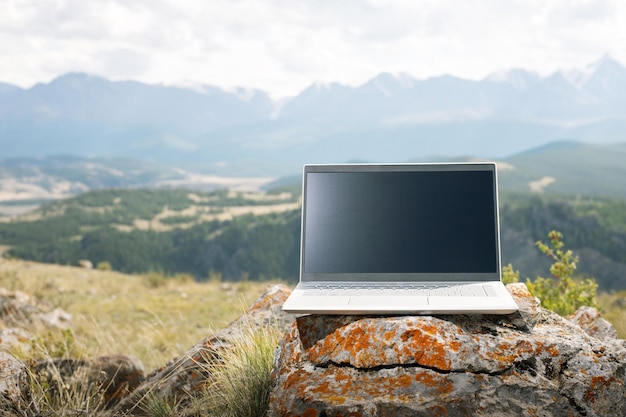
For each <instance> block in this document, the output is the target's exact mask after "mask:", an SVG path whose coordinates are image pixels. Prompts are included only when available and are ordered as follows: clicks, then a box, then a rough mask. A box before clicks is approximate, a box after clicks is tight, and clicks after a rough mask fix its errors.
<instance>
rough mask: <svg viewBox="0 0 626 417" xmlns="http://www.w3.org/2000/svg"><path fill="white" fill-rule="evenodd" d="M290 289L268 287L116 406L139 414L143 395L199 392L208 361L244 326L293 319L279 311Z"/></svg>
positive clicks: (175, 398) (177, 396)
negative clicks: (227, 321)
mask: <svg viewBox="0 0 626 417" xmlns="http://www.w3.org/2000/svg"><path fill="white" fill-rule="evenodd" d="M290 293H291V290H290V289H289V288H288V287H286V286H285V285H274V286H271V287H269V288H268V289H267V290H266V291H265V293H263V295H261V297H259V298H258V299H257V300H256V301H255V303H254V304H253V305H252V306H251V307H250V308H248V309H247V310H246V311H245V312H244V313H243V314H242V316H241V317H239V318H238V319H237V320H235V321H233V322H232V323H230V324H229V325H228V326H227V327H226V328H224V329H222V330H220V331H218V332H216V333H214V334H213V335H211V336H209V337H207V338H206V339H204V340H203V341H201V342H200V343H198V344H197V345H195V346H194V347H192V348H191V349H190V350H189V351H188V352H187V353H186V354H184V355H183V356H181V357H179V358H176V359H174V360H172V361H170V362H169V363H168V364H166V365H165V366H164V367H163V368H160V369H157V370H155V371H154V372H152V373H151V374H150V375H148V377H147V378H146V381H145V382H144V383H143V384H142V385H141V386H140V387H139V388H137V389H136V390H135V391H134V392H133V393H132V394H131V395H130V396H129V397H127V398H125V399H124V400H122V401H121V402H120V404H119V405H118V407H117V408H116V410H117V411H118V412H121V413H125V412H131V413H132V414H133V415H141V401H142V400H143V399H145V398H148V397H151V396H152V397H154V396H156V397H157V398H160V399H164V400H166V401H170V402H171V403H172V404H173V403H175V402H180V401H181V398H190V395H194V394H197V393H199V392H201V390H202V389H204V387H205V386H206V384H207V380H208V378H209V374H208V370H207V368H208V365H209V364H210V363H212V362H214V361H216V360H219V357H220V351H221V350H222V349H227V348H228V347H230V346H232V344H233V343H234V342H235V340H236V339H237V338H238V337H240V335H241V332H242V330H243V329H244V328H249V327H252V328H261V326H268V325H277V326H280V327H286V326H287V325H288V324H291V323H292V322H293V321H294V319H295V316H293V315H291V314H287V313H285V312H283V311H282V305H283V303H284V302H285V300H286V299H287V297H289V294H290Z"/></svg>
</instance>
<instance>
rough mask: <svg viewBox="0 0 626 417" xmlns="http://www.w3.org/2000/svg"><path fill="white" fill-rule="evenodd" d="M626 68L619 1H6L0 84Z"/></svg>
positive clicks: (239, 81)
mask: <svg viewBox="0 0 626 417" xmlns="http://www.w3.org/2000/svg"><path fill="white" fill-rule="evenodd" d="M607 55H608V56H610V57H611V58H613V59H615V60H617V61H619V62H621V63H622V64H625V63H626V2H625V1H623V0H462V1H459V0H342V1H334V0H0V57H2V58H0V59H1V62H2V64H1V65H0V82H5V83H9V84H14V85H18V86H20V87H23V88H29V87H31V86H32V85H34V84H36V83H38V82H43V83H47V82H50V81H51V80H53V79H54V78H56V77H58V76H60V75H63V74H65V73H68V72H84V73H89V74H93V75H98V76H102V77H106V78H108V79H111V80H137V81H141V82H146V83H151V84H164V85H178V86H188V87H199V86H201V85H211V86H217V87H221V88H224V89H232V88H234V87H246V88H256V89H260V90H263V91H266V92H268V93H269V94H270V95H271V96H272V97H274V98H285V97H290V96H294V95H296V94H298V93H299V92H300V91H302V90H304V89H305V88H307V87H308V86H310V85H311V84H312V83H330V82H339V83H342V84H346V85H352V86H356V85H360V84H362V83H364V82H366V81H367V80H369V79H371V78H373V77H375V76H376V75H378V74H380V73H381V72H391V73H406V74H409V75H411V76H413V77H415V78H418V79H424V78H428V77H433V76H438V75H442V74H450V75H455V76H458V77H462V78H466V79H481V78H484V77H486V76H487V75H489V74H490V73H493V72H498V71H503V70H506V69H511V68H524V69H527V70H531V71H534V72H537V73H539V74H540V75H548V74H550V73H553V72H554V71H557V70H560V69H564V70H569V69H575V68H580V69H582V68H584V67H585V66H586V65H589V64H591V63H593V62H595V61H598V60H599V59H600V58H602V57H603V56H607Z"/></svg>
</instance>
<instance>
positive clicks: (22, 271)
mask: <svg viewBox="0 0 626 417" xmlns="http://www.w3.org/2000/svg"><path fill="white" fill-rule="evenodd" d="M267 285H268V283H253V282H241V283H221V282H219V281H211V282H206V283H197V282H194V281H193V280H192V279H191V278H190V277H188V276H181V277H174V278H165V277H163V276H161V275H159V274H148V275H143V276H141V275H126V274H121V273H117V272H113V271H98V270H89V269H82V268H76V267H67V266H59V265H46V264H38V263H33V262H23V261H14V260H0V286H2V287H5V288H8V289H10V290H20V291H24V292H26V293H29V294H32V295H34V296H35V297H37V298H39V299H41V300H46V301H48V302H50V303H51V304H52V305H54V306H57V307H61V308H63V309H64V310H66V311H67V312H69V313H71V314H72V316H73V326H72V328H73V335H72V336H73V337H72V340H71V346H68V347H67V349H68V350H70V351H72V353H74V354H80V355H82V356H97V355H105V354H116V353H120V354H129V355H134V356H137V357H138V358H139V359H140V360H141V361H142V362H143V363H144V365H145V367H146V370H148V371H150V370H152V369H154V368H156V367H159V366H162V365H163V364H165V363H166V362H168V361H169V360H170V359H172V358H174V357H176V356H179V355H181V354H183V353H184V352H185V351H186V350H187V349H189V348H190V347H191V346H193V345H194V344H196V343H197V342H199V341H200V340H202V339H204V338H205V337H207V336H209V335H210V334H211V333H212V331H213V330H214V329H220V328H222V327H225V326H226V325H227V324H228V323H229V322H230V321H232V320H234V319H236V318H237V317H238V316H239V315H240V314H241V313H242V311H243V310H244V309H245V308H246V307H247V306H248V305H250V304H251V303H252V302H253V301H254V300H255V299H256V298H257V297H258V296H259V295H260V294H261V293H262V292H263V290H264V289H265V288H266V287H267ZM27 330H29V331H35V332H39V331H42V332H43V331H45V332H47V334H45V335H43V337H45V338H46V339H48V340H49V341H50V343H52V344H63V343H66V344H67V335H63V334H62V332H60V331H59V332H50V331H49V330H44V329H27ZM37 336H40V335H37Z"/></svg>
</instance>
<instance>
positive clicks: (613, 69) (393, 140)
mask: <svg viewBox="0 0 626 417" xmlns="http://www.w3.org/2000/svg"><path fill="white" fill-rule="evenodd" d="M625 130H626V68H625V67H624V66H623V65H622V64H620V63H619V62H617V61H615V60H613V59H611V58H610V57H603V58H602V59H600V60H599V61H597V62H595V63H593V64H590V65H589V66H588V67H586V68H585V69H584V70H574V71H558V72H555V73H553V74H551V75H549V76H546V77H541V76H539V75H537V74H535V73H532V72H529V71H526V70H523V69H513V70H509V71H504V72H500V73H494V74H492V75H490V76H488V77H486V78H484V79H482V80H479V81H474V80H466V79H461V78H457V77H453V76H450V75H444V76H440V77H433V78H428V79H424V80H418V79H415V78H413V77H411V76H409V75H407V74H396V75H393V74H388V73H383V74H380V75H378V76H376V77H375V78H373V79H371V80H370V81H368V82H366V83H365V84H363V85H360V86H356V87H351V86H346V85H341V84H338V83H331V84H313V85H311V86H310V87H309V88H307V89H305V90H304V91H302V92H301V93H300V94H298V95H297V96H295V97H293V98H291V99H288V100H285V101H281V102H276V101H273V100H272V99H271V98H270V96H269V95H268V94H267V93H266V92H263V91H259V90H250V89H244V88H239V89H236V90H223V89H220V88H217V87H212V86H201V87H197V88H195V89H187V88H181V87H171V86H163V85H148V84H143V83H139V82H134V81H115V82H114V81H109V80H106V79H104V78H100V77H96V76H93V75H88V74H77V73H72V74H67V75H64V76H61V77H59V78H57V79H55V80H53V81H52V82H50V83H47V84H37V85H35V86H33V87H31V88H28V89H22V88H19V87H16V86H13V85H9V84H0V148H1V149H2V153H1V157H2V158H16V157H22V158H33V157H47V156H51V155H58V154H68V155H76V156H81V157H115V158H133V159H142V160H150V161H154V162H157V163H159V164H170V165H176V166H179V167H182V168H185V169H189V170H193V171H196V172H204V173H212V174H222V175H238V176H276V175H283V174H290V173H293V172H297V170H299V167H300V166H301V165H302V164H303V163H307V162H323V163H328V162H345V161H355V160H369V161H380V162H391V161H406V160H409V159H414V160H425V159H433V158H434V157H451V156H456V155H463V154H466V155H481V156H483V157H487V158H493V159H501V158H505V157H507V156H510V155H513V154H517V153H519V152H523V151H527V150H529V149H531V148H535V147H540V146H544V145H547V144H549V143H552V142H554V141H563V140H568V141H571V140H574V141H579V142H587V143H594V144H599V143H604V144H606V143H616V142H624V141H626V138H625V137H624V135H623V132H624V131H625Z"/></svg>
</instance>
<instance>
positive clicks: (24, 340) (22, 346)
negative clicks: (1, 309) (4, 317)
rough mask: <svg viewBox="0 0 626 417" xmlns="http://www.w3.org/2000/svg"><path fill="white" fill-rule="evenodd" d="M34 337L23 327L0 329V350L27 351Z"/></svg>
mask: <svg viewBox="0 0 626 417" xmlns="http://www.w3.org/2000/svg"><path fill="white" fill-rule="evenodd" d="M34 339H35V337H34V336H33V335H31V334H30V333H28V332H27V331H26V330H23V329H18V328H15V327H9V328H7V329H0V351H4V352H12V351H19V352H23V353H25V352H28V351H30V347H31V343H32V341H33V340H34Z"/></svg>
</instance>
